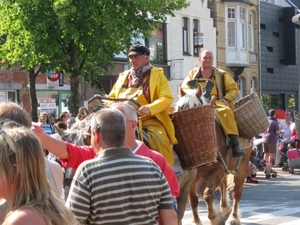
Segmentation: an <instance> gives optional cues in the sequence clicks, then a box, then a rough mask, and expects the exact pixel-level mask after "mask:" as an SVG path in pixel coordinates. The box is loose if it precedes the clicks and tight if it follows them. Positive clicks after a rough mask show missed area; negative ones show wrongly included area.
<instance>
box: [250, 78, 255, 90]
mask: <svg viewBox="0 0 300 225" xmlns="http://www.w3.org/2000/svg"><path fill="white" fill-rule="evenodd" d="M251 88H256V82H255V79H254V78H252V79H251Z"/></svg>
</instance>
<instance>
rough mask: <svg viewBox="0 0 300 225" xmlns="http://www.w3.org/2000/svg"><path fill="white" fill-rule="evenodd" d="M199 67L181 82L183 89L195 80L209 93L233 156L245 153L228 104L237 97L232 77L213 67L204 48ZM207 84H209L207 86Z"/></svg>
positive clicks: (211, 59) (209, 55) (210, 56)
mask: <svg viewBox="0 0 300 225" xmlns="http://www.w3.org/2000/svg"><path fill="white" fill-rule="evenodd" d="M199 61H200V67H196V68H194V69H192V70H191V71H190V72H189V74H188V76H187V77H186V78H185V79H184V81H183V83H182V88H183V89H191V88H195V87H191V84H192V83H191V82H190V81H193V80H195V81H196V84H197V85H201V86H202V88H203V90H205V91H206V92H207V93H209V94H210V97H211V102H210V103H211V104H214V105H215V106H216V110H215V113H216V116H217V118H218V120H219V122H220V124H221V126H222V128H223V131H224V133H225V135H226V136H228V137H229V140H230V143H231V145H232V154H233V157H240V156H243V155H245V152H244V151H243V150H241V149H240V147H239V139H238V128H237V124H236V121H235V118H234V113H233V110H232V109H231V107H230V105H231V104H232V103H233V101H234V100H235V99H236V98H237V96H238V94H239V90H238V87H237V84H236V82H235V81H234V79H233V78H232V77H231V76H230V75H229V74H228V73H227V72H225V71H224V70H221V69H218V68H215V67H213V53H212V52H211V51H208V50H204V51H203V52H202V53H201V55H200V57H199ZM207 84H211V85H210V86H209V87H208V86H207Z"/></svg>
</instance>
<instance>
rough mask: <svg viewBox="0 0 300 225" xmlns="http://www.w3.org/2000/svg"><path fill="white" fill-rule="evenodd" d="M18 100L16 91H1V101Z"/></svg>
mask: <svg viewBox="0 0 300 225" xmlns="http://www.w3.org/2000/svg"><path fill="white" fill-rule="evenodd" d="M8 101H9V102H17V93H16V91H3V90H1V91H0V102H8Z"/></svg>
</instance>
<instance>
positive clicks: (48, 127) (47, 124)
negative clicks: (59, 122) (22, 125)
mask: <svg viewBox="0 0 300 225" xmlns="http://www.w3.org/2000/svg"><path fill="white" fill-rule="evenodd" d="M39 122H40V123H42V125H43V129H44V131H45V133H46V134H48V135H50V134H52V133H53V126H52V124H51V121H50V118H49V114H48V113H47V112H41V113H40V116H39Z"/></svg>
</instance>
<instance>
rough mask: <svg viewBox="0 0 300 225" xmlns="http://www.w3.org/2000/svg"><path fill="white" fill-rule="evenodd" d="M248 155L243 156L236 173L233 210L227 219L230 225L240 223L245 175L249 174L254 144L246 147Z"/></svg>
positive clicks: (238, 224)
mask: <svg viewBox="0 0 300 225" xmlns="http://www.w3.org/2000/svg"><path fill="white" fill-rule="evenodd" d="M245 151H246V155H245V156H244V157H243V158H242V160H241V163H240V168H239V170H238V172H237V173H236V174H235V185H234V189H233V192H232V211H231V213H230V216H229V218H228V219H227V221H226V224H228V225H229V224H230V225H240V224H241V221H240V217H241V215H240V212H239V203H240V201H241V198H242V192H243V185H244V182H245V177H246V175H247V167H248V163H249V160H250V154H251V151H252V146H249V147H247V148H246V149H245Z"/></svg>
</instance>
